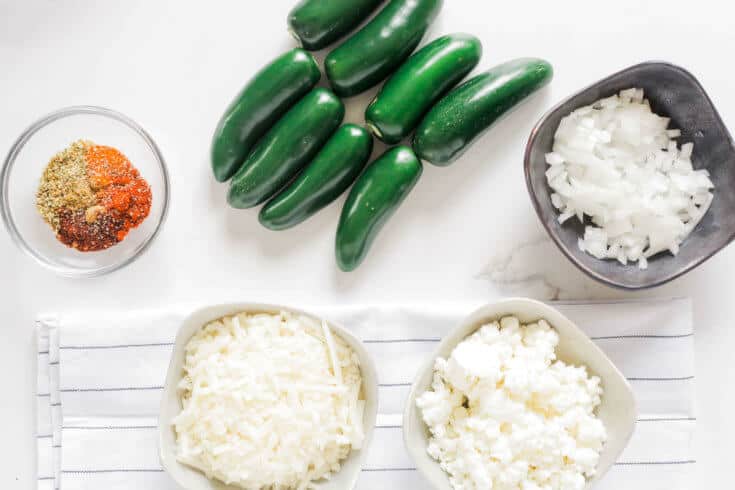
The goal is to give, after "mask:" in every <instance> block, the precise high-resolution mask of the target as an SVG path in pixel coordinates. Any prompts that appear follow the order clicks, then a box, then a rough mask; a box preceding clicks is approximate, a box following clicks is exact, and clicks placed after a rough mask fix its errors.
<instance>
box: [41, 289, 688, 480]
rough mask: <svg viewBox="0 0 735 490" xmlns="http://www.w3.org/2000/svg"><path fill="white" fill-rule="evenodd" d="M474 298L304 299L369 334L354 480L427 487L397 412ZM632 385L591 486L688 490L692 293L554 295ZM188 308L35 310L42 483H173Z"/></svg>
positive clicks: (363, 334)
mask: <svg viewBox="0 0 735 490" xmlns="http://www.w3.org/2000/svg"><path fill="white" fill-rule="evenodd" d="M477 306H479V305H477V304H469V305H468V304H465V305H462V304H431V305H421V304H414V305H410V306H351V307H340V308H335V307H322V308H312V311H315V312H317V313H321V314H323V315H324V316H326V317H328V318H331V319H333V320H334V321H336V322H339V323H341V324H343V325H345V326H347V327H348V328H350V329H351V330H352V331H353V332H355V334H357V335H358V336H359V337H361V338H362V339H363V340H364V341H365V343H366V344H367V347H368V350H369V351H370V353H371V354H372V356H373V357H374V359H375V361H376V365H377V367H378V371H379V373H378V374H379V379H380V404H379V405H380V406H379V413H380V415H379V417H378V425H377V428H376V431H375V437H374V440H373V443H372V446H371V449H370V451H369V455H368V458H367V462H366V464H365V467H364V470H363V474H362V476H361V478H360V480H359V482H358V485H357V489H358V490H373V489H376V488H380V489H399V488H400V489H412V490H423V489H428V488H429V485H428V484H427V483H426V482H425V481H423V479H422V478H421V476H420V475H419V474H418V473H417V472H416V470H415V469H414V467H413V463H412V462H411V460H410V458H409V457H408V455H407V453H406V452H405V450H404V448H403V442H402V436H401V415H400V414H401V413H402V411H403V404H404V400H405V399H406V396H407V394H408V390H409V386H410V383H411V381H412V379H413V377H414V375H415V374H416V371H417V370H418V368H419V366H420V365H421V364H423V362H424V361H425V359H427V358H428V356H429V355H430V354H431V352H432V351H433V350H434V348H435V346H436V343H437V342H438V340H439V338H440V337H442V336H443V335H444V334H445V333H446V332H447V331H448V330H449V329H450V328H451V327H452V326H454V325H455V324H456V323H457V322H458V321H459V320H460V319H461V318H463V317H464V316H466V315H467V314H469V313H470V312H471V311H472V310H474V309H475V308H476V307H477ZM555 306H557V307H558V308H559V309H560V310H561V311H562V312H563V313H564V314H566V315H567V316H569V317H570V318H571V319H572V320H573V321H575V322H576V323H577V324H578V325H579V326H580V327H581V328H582V329H584V330H585V331H586V332H587V334H589V336H590V337H592V338H593V339H594V341H595V342H596V343H597V344H598V345H599V346H600V347H601V348H602V349H603V350H604V351H605V352H606V353H607V354H608V355H609V356H610V358H611V359H612V360H613V362H615V364H616V365H617V366H618V367H619V368H620V369H621V371H622V372H623V373H624V374H625V375H626V376H627V378H628V379H629V380H630V381H631V384H632V385H633V388H634V390H635V395H636V399H637V402H638V408H639V411H640V417H639V421H638V424H637V427H636V430H635V434H634V436H633V439H632V441H631V443H630V445H629V446H628V448H627V449H626V450H625V452H624V453H623V455H622V456H621V458H620V460H619V461H618V463H617V464H616V466H615V467H614V468H613V469H612V470H611V471H610V473H609V474H608V475H607V476H606V477H605V478H604V480H603V481H601V482H600V483H599V485H598V486H597V487H596V488H597V490H620V489H623V488H624V489H627V490H636V489H640V490H679V489H681V490H684V489H689V488H693V487H692V486H691V484H690V483H689V482H690V481H691V480H690V478H691V476H692V474H693V473H694V466H695V458H694V455H693V444H692V437H693V434H694V426H695V418H694V359H693V356H694V349H693V332H694V330H693V325H692V313H691V303H690V301H689V300H687V299H676V300H665V301H646V302H634V303H631V302H625V303H602V304H600V303H597V304H590V303H584V304H582V303H576V304H570V303H556V304H555ZM189 309H190V308H186V307H179V308H174V309H169V310H150V311H135V312H127V313H119V312H100V313H91V312H84V313H83V314H76V315H54V316H45V317H43V318H40V319H39V320H38V326H39V327H38V347H39V349H38V391H37V397H38V434H37V436H36V437H37V439H38V490H56V489H63V490H98V489H102V488H104V489H105V490H131V489H135V490H175V489H176V488H177V486H176V485H175V484H174V483H173V482H172V481H171V480H170V479H169V478H168V476H167V475H166V474H165V473H164V472H163V470H162V469H161V465H160V463H159V460H158V450H157V419H156V416H157V413H158V406H159V398H160V394H161V388H162V384H163V380H164V377H165V374H166V369H167V367H168V360H169V354H170V352H171V347H172V344H173V340H174V337H175V335H176V331H177V329H178V327H179V325H180V323H181V320H182V318H183V317H184V316H185V315H186V314H187V311H189Z"/></svg>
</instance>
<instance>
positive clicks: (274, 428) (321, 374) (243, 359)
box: [173, 313, 365, 490]
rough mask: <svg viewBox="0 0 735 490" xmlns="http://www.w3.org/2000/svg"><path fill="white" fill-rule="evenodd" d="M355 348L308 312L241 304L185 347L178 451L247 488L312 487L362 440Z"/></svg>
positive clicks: (198, 465)
mask: <svg viewBox="0 0 735 490" xmlns="http://www.w3.org/2000/svg"><path fill="white" fill-rule="evenodd" d="M361 383H362V378H361V374H360V365H359V360H358V357H357V354H355V352H354V351H353V350H352V349H351V348H350V347H349V346H348V345H347V344H346V343H345V342H344V340H342V339H341V338H340V337H339V336H336V335H333V334H332V332H331V330H330V329H329V327H328V326H327V325H326V323H324V324H321V325H320V324H319V322H316V321H314V320H312V319H311V318H308V317H305V316H300V315H292V314H289V313H281V314H280V315H270V314H257V315H249V314H245V313H241V314H238V315H235V316H233V317H225V318H222V319H220V320H217V321H214V322H212V323H209V324H208V325H206V326H204V327H203V328H202V329H201V330H199V331H198V332H197V333H196V334H195V335H194V336H193V337H192V338H191V340H190V341H189V343H188V344H187V346H186V359H185V363H184V377H183V379H182V380H181V383H180V386H179V389H180V393H181V400H182V404H183V410H182V412H181V413H180V414H179V415H178V416H177V417H176V418H175V420H174V421H173V424H174V427H175V429H176V434H177V458H178V460H179V461H180V462H181V463H183V464H186V465H189V466H192V467H194V468H197V469H199V470H200V471H202V472H204V473H205V474H206V475H207V477H209V478H215V479H217V480H220V481H222V482H225V483H227V484H234V485H238V486H240V487H243V488H246V489H272V490H286V489H307V488H313V485H312V482H313V481H316V480H319V479H322V478H329V476H330V475H331V474H332V473H334V472H336V471H338V470H339V468H340V463H341V461H342V460H343V459H344V458H346V457H347V455H348V454H349V453H350V450H351V449H359V448H360V447H361V444H362V442H363V439H364V433H363V412H364V406H365V402H364V401H363V400H362V399H361V398H362V396H361V393H362V392H361Z"/></svg>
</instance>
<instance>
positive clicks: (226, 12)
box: [0, 0, 735, 490]
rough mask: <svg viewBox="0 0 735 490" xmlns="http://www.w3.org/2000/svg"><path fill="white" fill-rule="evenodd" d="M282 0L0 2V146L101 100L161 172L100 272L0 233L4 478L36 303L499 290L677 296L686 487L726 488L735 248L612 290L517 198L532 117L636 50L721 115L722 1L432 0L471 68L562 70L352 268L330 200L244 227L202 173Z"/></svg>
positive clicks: (12, 455) (731, 40)
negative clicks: (57, 268) (682, 328)
mask: <svg viewBox="0 0 735 490" xmlns="http://www.w3.org/2000/svg"><path fill="white" fill-rule="evenodd" d="M292 2H293V0H270V1H269V2H254V1H252V0H251V1H242V0H239V1H236V0H232V1H221V2H210V3H209V4H208V5H205V2H162V1H160V2H143V1H142V0H136V1H132V0H131V1H128V2H114V3H113V2H92V1H88V2H81V1H64V2H54V1H40V0H28V1H24V2H14V1H12V0H0V19H2V28H1V29H0V66H2V72H3V74H2V76H0V93H2V94H3V95H4V97H3V99H2V100H3V102H2V105H1V108H2V109H1V110H2V117H0V151H2V152H3V153H4V152H5V151H7V149H8V148H9V147H10V145H11V143H12V141H13V140H14V139H15V138H16V137H17V135H18V134H19V133H20V131H21V130H22V129H23V128H24V127H25V126H27V125H28V124H30V123H31V122H32V121H33V120H34V119H35V118H37V117H39V116H40V115H42V114H44V113H46V112H49V111H51V110H53V109H57V108H59V107H62V106H66V105H72V104H97V105H105V106H109V107H112V108H115V109H117V110H119V111H122V112H124V113H126V114H128V115H129V116H131V117H133V118H134V119H136V120H137V121H138V122H140V123H141V124H142V125H143V126H145V127H146V128H147V129H148V130H149V131H150V132H151V134H152V135H153V136H154V138H156V140H157V141H158V143H159V144H160V146H161V148H162V150H163V152H164V154H165V156H166V158H167V160H168V163H169V167H170V171H171V174H172V185H173V194H172V208H171V213H170V215H169V220H168V222H167V224H166V226H165V229H164V232H163V234H162V235H161V236H160V238H159V239H158V240H157V242H156V243H155V244H154V245H153V247H152V248H151V250H150V251H149V252H148V253H146V254H145V255H144V257H143V258H141V259H140V260H139V261H138V262H136V263H135V264H133V265H132V266H130V267H128V268H126V269H124V270H122V271H119V272H117V273H113V274H111V275H109V276H106V277H102V278H98V279H87V280H70V279H63V278H59V277H55V276H54V275H52V274H51V273H48V272H46V271H45V270H42V269H41V268H39V267H38V266H37V265H36V264H35V263H33V262H32V261H31V260H30V259H28V258H27V257H25V256H24V255H22V254H21V253H20V252H19V251H18V250H17V249H16V248H15V246H14V245H13V244H12V243H11V241H10V239H9V237H8V236H7V234H6V233H5V232H4V231H2V232H0V292H1V293H2V296H1V297H2V300H0V314H1V315H2V316H1V318H3V320H4V321H3V322H2V327H0V328H1V329H2V342H1V343H0V359H1V361H0V362H2V366H3V368H4V369H3V370H2V371H0V384H1V385H2V387H3V394H2V396H0V431H1V432H2V434H3V435H4V440H5V443H4V444H2V445H0V461H2V463H1V464H0V488H3V489H10V490H16V489H22V490H30V489H31V488H33V487H34V480H35V458H34V451H33V448H34V446H33V439H32V436H33V432H34V429H33V426H34V408H33V407H34V396H33V389H32V386H33V380H34V373H35V369H34V365H33V360H34V359H35V358H34V356H33V352H34V343H33V319H34V317H35V316H36V315H37V314H38V313H39V312H43V311H50V310H69V309H78V308H90V307H94V308H126V307H131V306H146V305H158V304H163V303H169V302H174V301H186V300H189V299H202V298H213V299H221V298H222V297H227V298H237V299H241V300H256V299H260V300H277V301H279V302H285V303H292V304H294V305H298V306H305V305H308V304H309V303H311V302H319V303H326V302H335V303H350V302H359V301H370V302H376V301H383V300H384V301H391V302H400V301H402V300H426V301H441V300H456V299H487V300H491V299H493V298H496V297H499V296H502V295H508V294H514V295H528V296H534V297H541V298H572V299H586V298H642V297H668V296H691V297H692V298H693V300H694V309H695V325H696V329H697V334H696V346H697V378H698V381H697V387H698V403H699V415H698V420H699V426H698V427H699V429H698V441H697V444H698V447H699V455H698V459H699V461H700V463H701V464H699V465H698V467H699V477H700V482H699V483H700V484H699V487H701V488H708V487H711V488H722V482H723V481H724V480H725V478H726V477H727V476H726V475H728V474H729V471H728V465H729V460H730V458H729V455H730V454H732V453H733V452H735V442H734V439H733V436H734V435H735V422H733V418H732V416H731V414H732V413H733V409H734V408H735V395H733V392H732V390H731V387H732V386H733V377H735V369H733V367H732V363H731V359H732V355H731V353H730V350H731V349H733V348H735V330H734V329H733V328H732V325H731V324H732V323H733V318H734V317H735V302H734V301H732V285H733V283H734V281H735V279H733V277H732V275H733V274H732V272H733V271H734V270H735V248H733V247H731V248H729V249H727V250H725V251H724V252H722V253H720V254H719V255H717V256H716V257H715V258H713V259H712V260H710V261H709V262H708V263H706V264H705V265H703V266H702V267H700V268H699V269H697V270H696V271H694V272H692V273H690V274H689V275H687V276H686V277H684V278H682V279H679V280H677V281H675V282H674V283H672V284H669V285H667V286H664V287H662V288H659V289H656V290H654V291H650V292H646V293H638V294H624V293H621V292H618V291H615V290H611V289H608V288H606V287H604V286H601V285H598V284H595V283H593V282H591V281H590V280H588V279H587V278H586V277H584V276H583V275H582V274H581V273H580V272H578V271H577V270H576V269H574V268H573V266H571V265H570V264H568V263H567V262H566V259H564V257H563V256H562V255H561V254H560V253H559V252H558V251H557V250H556V249H555V248H554V247H553V246H552V245H551V244H550V242H549V241H548V240H546V239H545V238H544V234H543V230H542V228H541V226H540V224H539V223H538V221H537V218H536V216H535V215H534V213H533V210H532V208H531V205H530V202H529V200H528V197H527V196H526V189H525V184H524V182H523V177H522V162H521V159H522V153H523V146H524V143H525V140H526V137H527V135H528V132H529V130H530V129H531V127H532V125H533V123H534V122H535V120H536V119H537V118H538V117H539V116H540V115H541V114H542V113H543V111H544V110H545V109H546V108H548V107H549V106H550V105H551V104H552V103H553V102H555V101H557V100H559V99H560V98H562V97H564V96H566V95H567V94H569V93H570V92H572V91H574V90H576V89H578V88H579V87H580V86H582V85H586V84H588V83H590V82H593V81H595V80H597V79H599V78H601V77H603V76H605V75H607V74H609V73H611V72H613V71H616V70H618V69H620V68H623V67H625V66H627V65H630V64H633V63H635V62H638V61H642V60H647V59H665V60H669V61H672V62H675V63H678V64H681V65H683V66H685V67H687V68H688V69H690V70H691V71H692V72H693V73H694V74H695V75H696V76H698V77H699V79H700V81H701V82H702V83H703V85H704V86H705V88H706V89H707V90H708V91H709V93H710V95H711V97H712V99H713V100H714V102H715V104H716V105H717V106H718V107H719V108H720V111H721V113H722V116H723V118H724V120H725V122H726V123H728V124H729V126H730V127H732V128H735V93H733V91H732V73H731V72H732V71H731V69H730V63H729V57H730V56H731V54H732V53H730V52H729V50H730V48H731V47H732V46H733V45H735V30H734V29H733V20H732V19H733V11H732V7H731V6H730V5H729V4H728V2H721V1H718V0H701V1H699V2H696V4H692V3H691V2H686V1H678V0H677V1H662V0H656V1H649V2H645V4H643V2H638V1H636V0H620V1H618V2H616V3H615V4H614V5H612V4H606V7H605V8H602V7H598V8H596V7H595V6H594V5H595V4H594V3H590V2H586V1H583V0H573V1H571V0H570V1H566V2H541V1H538V2H487V1H485V0H446V2H445V8H444V10H443V12H442V13H441V15H440V18H439V20H438V21H437V22H436V24H435V25H434V26H433V28H432V30H431V34H432V35H437V34H440V33H448V32H453V31H467V32H472V33H475V34H478V35H479V36H480V37H481V38H482V40H483V42H484V45H485V56H484V59H483V61H482V65H481V66H482V67H490V66H492V65H493V64H495V63H497V62H500V61H504V60H506V59H509V58H513V57H518V56H527V55H533V56H540V57H544V58H547V59H548V60H550V61H551V62H552V63H553V64H554V66H555V68H556V78H555V80H554V82H553V84H552V86H551V87H550V88H549V89H547V90H545V91H544V92H543V93H542V94H540V95H539V96H537V97H535V98H534V99H533V100H532V101H531V102H529V103H528V104H526V105H525V106H524V107H523V108H522V109H520V110H518V111H516V112H515V113H513V114H512V115H511V116H510V117H509V118H507V119H506V120H505V121H504V122H503V123H502V125H500V126H498V127H496V128H495V129H494V130H493V131H492V132H491V133H490V134H488V135H487V136H486V137H485V138H484V139H483V140H482V142H481V143H479V144H478V145H476V146H475V147H474V148H473V149H472V150H471V151H470V152H469V153H467V154H466V156H465V157H464V158H463V159H462V160H461V161H460V162H458V163H456V164H455V166H453V167H450V168H443V169H442V168H427V169H426V171H425V173H424V176H423V178H422V180H421V182H420V184H419V185H418V186H417V188H416V189H415V191H414V192H413V194H412V195H411V196H410V198H409V199H408V200H407V202H406V203H405V205H404V206H403V207H402V209H401V210H400V211H399V212H398V213H397V215H396V216H395V217H394V219H393V220H392V221H391V222H390V224H389V225H388V226H387V227H386V228H385V230H384V231H383V233H382V235H381V236H380V239H379V241H378V242H377V243H376V246H375V247H374V248H373V250H372V253H371V254H370V256H369V258H368V260H367V261H366V262H365V264H364V265H363V266H362V267H361V268H360V269H359V270H358V271H357V272H355V273H352V274H343V273H340V272H338V271H337V269H336V267H335V264H334V258H333V239H334V236H333V235H334V230H335V226H336V221H337V216H338V213H339V206H338V205H333V206H331V207H329V208H328V209H327V210H325V211H324V212H322V213H321V214H319V215H318V216H317V217H315V218H314V219H312V220H311V221H309V222H307V223H305V224H304V225H302V226H300V227H298V228H296V229H294V230H291V231H287V232H280V233H275V232H270V231H267V230H265V229H263V228H261V227H260V226H259V225H258V223H257V219H256V213H255V212H253V211H233V210H230V209H228V208H227V207H226V205H225V199H224V193H225V187H223V186H222V185H219V184H216V183H214V182H213V179H212V178H211V177H210V173H209V168H208V162H207V150H208V145H209V138H210V134H211V132H212V129H213V127H214V125H215V123H216V121H217V119H218V117H219V115H220V113H221V111H222V109H223V108H224V106H225V105H226V104H227V103H228V102H229V100H230V98H231V97H232V96H233V94H234V93H235V92H236V91H237V90H238V89H239V87H240V86H241V85H242V83H243V82H244V81H245V80H246V79H247V78H248V77H249V76H250V75H251V74H252V73H253V72H254V71H255V70H256V69H257V68H258V67H259V66H261V65H262V64H263V63H265V62H267V61H268V60H269V59H271V58H273V57H274V56H275V55H276V54H277V53H279V52H281V51H283V50H285V49H288V48H289V47H291V46H292V45H293V43H292V42H291V40H290V39H289V37H288V36H287V35H286V32H285V29H284V18H285V15H286V13H287V11H288V10H289V8H290V6H291V4H292ZM256 5H257V6H256ZM600 5H601V4H600ZM368 97H369V95H368V96H364V97H359V98H357V99H355V100H354V101H352V102H351V103H350V110H349V111H348V113H349V117H350V119H352V120H355V121H359V119H360V115H361V107H363V106H364V104H365V102H366V101H367V100H368ZM80 136H82V135H80ZM651 355H652V356H655V355H656V352H651Z"/></svg>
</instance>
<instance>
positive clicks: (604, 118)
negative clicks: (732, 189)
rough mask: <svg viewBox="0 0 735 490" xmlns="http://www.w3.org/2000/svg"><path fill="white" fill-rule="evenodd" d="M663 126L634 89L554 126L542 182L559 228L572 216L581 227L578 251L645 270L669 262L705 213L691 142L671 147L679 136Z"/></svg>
mask: <svg viewBox="0 0 735 490" xmlns="http://www.w3.org/2000/svg"><path fill="white" fill-rule="evenodd" d="M669 122H670V120H669V118H667V117H661V116H658V115H656V114H654V113H653V112H652V111H651V106H650V104H649V102H648V100H646V99H645V98H644V93H643V90H642V89H639V88H630V89H627V90H623V91H621V92H620V93H619V94H618V95H614V96H612V97H607V98H605V99H601V100H598V101H597V102H595V103H594V104H592V105H589V106H585V107H581V108H579V109H577V110H575V111H574V112H572V113H571V114H570V115H569V116H567V117H565V118H563V119H562V120H561V121H560V123H559V128H558V129H557V131H556V134H555V135H554V146H553V149H552V152H550V153H548V154H547V155H546V163H547V164H548V165H549V169H548V170H547V172H546V178H547V181H548V183H549V186H550V187H551V189H552V190H553V191H554V192H553V194H552V196H551V202H552V204H553V205H554V207H555V208H556V209H558V210H559V218H558V219H559V222H560V223H564V222H565V221H567V220H569V219H571V218H573V217H575V216H576V217H577V219H578V220H579V221H580V222H581V223H583V224H585V225H586V226H585V230H584V236H583V237H581V238H580V239H579V248H580V250H582V251H584V252H586V253H588V254H590V255H593V256H594V257H597V258H599V259H613V260H617V261H619V262H620V263H621V264H623V265H626V264H627V263H628V262H637V263H638V267H640V268H641V269H645V268H646V267H648V260H647V259H648V258H650V257H652V256H653V255H655V254H657V253H660V252H663V251H666V250H668V251H669V252H670V253H672V254H674V255H676V254H677V253H678V252H679V246H680V244H681V242H682V241H683V240H684V239H685V238H686V237H687V236H688V235H689V233H690V232H691V231H692V230H693V229H694V227H696V226H697V224H698V223H699V222H700V221H701V220H702V218H703V217H704V215H705V214H706V213H707V210H708V209H709V207H710V205H711V204H712V199H713V194H712V191H711V190H712V189H713V188H714V185H713V184H712V181H711V179H710V177H709V172H707V170H694V167H693V165H692V161H691V157H692V153H693V150H694V145H693V143H684V144H683V145H682V146H681V148H679V147H678V145H677V143H676V141H675V140H674V138H678V137H680V136H681V130H679V129H676V128H672V129H668V125H669ZM585 216H587V217H588V218H589V221H588V222H585V219H584V218H585ZM590 222H591V224H590Z"/></svg>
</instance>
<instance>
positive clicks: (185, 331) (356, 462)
mask: <svg viewBox="0 0 735 490" xmlns="http://www.w3.org/2000/svg"><path fill="white" fill-rule="evenodd" d="M281 311H288V312H291V313H296V314H302V315H306V316H308V317H311V318H314V319H316V320H318V321H321V318H319V317H317V316H316V315H312V314H310V313H306V312H303V311H300V310H296V309H294V308H289V307H286V306H277V305H265V304H253V303H230V304H222V305H215V306H208V307H205V308H201V309H199V310H197V311H195V312H194V313H192V314H191V315H190V316H189V317H187V318H186V320H184V322H183V324H182V326H181V329H179V333H178V335H177V336H176V343H175V345H174V350H173V354H172V356H171V363H170V364H169V368H168V374H167V375H166V384H165V386H164V390H163V400H162V402H161V412H160V415H159V421H158V422H159V423H158V426H159V439H160V440H159V449H160V457H161V464H162V465H163V468H164V469H165V470H166V472H168V474H169V475H170V476H171V477H172V478H173V479H174V480H175V481H176V483H177V484H178V485H179V486H180V487H181V488H183V489H185V490H242V489H241V488H240V487H235V486H228V485H225V484H223V483H221V482H218V481H215V480H210V479H209V478H207V477H206V476H204V474H203V473H201V472H199V471H198V470H195V469H193V468H191V467H189V466H186V465H183V464H181V463H179V462H178V461H177V460H176V432H175V431H174V428H173V426H172V425H171V421H172V420H173V418H174V417H176V416H177V415H178V414H179V413H180V412H181V409H182V406H181V400H180V399H179V393H178V390H177V386H178V384H179V381H180V380H181V377H182V375H183V368H182V366H183V363H184V354H185V347H186V344H187V343H188V342H189V339H190V338H191V337H192V335H194V333H195V332H196V331H197V330H199V329H200V328H202V327H203V326H204V325H206V324H207V323H209V322H210V321H212V320H216V319H217V318H221V317H223V316H228V315H234V314H235V313H240V312H246V313H273V314H277V313H279V312H281ZM327 324H328V325H329V327H330V328H331V329H332V332H334V333H335V334H336V335H339V336H340V337H341V338H342V339H343V340H344V341H345V342H346V343H347V344H349V345H350V347H352V349H353V350H354V351H355V353H357V355H358V357H359V358H360V369H361V371H362V381H363V385H362V386H363V394H364V396H365V402H366V403H365V416H364V424H365V441H364V443H363V446H362V449H360V450H357V451H352V452H351V453H350V455H349V456H348V457H347V459H345V460H344V461H343V463H342V468H341V469H340V471H339V472H338V473H336V474H335V475H333V476H332V477H331V478H330V480H328V481H318V482H315V487H316V488H317V489H319V490H351V489H352V488H353V487H354V486H355V482H356V481H357V477H358V476H359V474H360V470H361V467H362V462H363V460H364V459H365V456H366V455H367V450H368V447H369V445H370V441H371V440H372V434H373V428H374V427H375V417H376V415H377V411H378V377H377V374H376V371H375V364H374V363H373V361H372V359H371V358H370V357H369V356H368V353H367V351H366V350H365V347H364V346H363V345H362V343H361V342H360V340H358V339H357V337H355V336H354V335H352V334H351V333H350V332H349V331H347V330H346V329H345V328H344V327H342V326H340V325H337V324H335V323H333V322H331V321H328V320H327Z"/></svg>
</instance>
